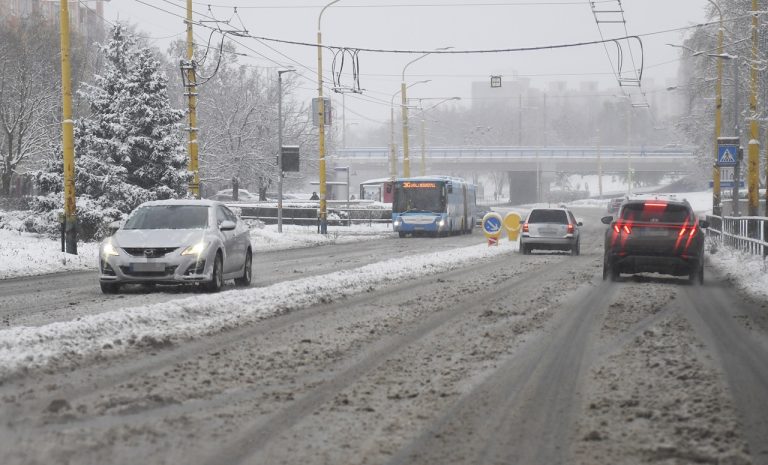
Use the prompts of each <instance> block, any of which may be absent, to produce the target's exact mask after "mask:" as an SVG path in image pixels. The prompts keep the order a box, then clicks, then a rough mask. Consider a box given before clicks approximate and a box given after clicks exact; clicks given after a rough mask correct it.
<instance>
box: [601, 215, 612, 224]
mask: <svg viewBox="0 0 768 465" xmlns="http://www.w3.org/2000/svg"><path fill="white" fill-rule="evenodd" d="M611 221H613V217H612V216H604V217H602V218H600V222H601V223H603V224H611Z"/></svg>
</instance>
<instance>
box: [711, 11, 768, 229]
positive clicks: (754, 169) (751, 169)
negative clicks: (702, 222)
mask: <svg viewBox="0 0 768 465" xmlns="http://www.w3.org/2000/svg"><path fill="white" fill-rule="evenodd" d="M757 15H758V12H757V0H752V62H751V63H750V66H749V67H750V86H749V88H750V93H749V117H750V120H749V144H748V145H747V147H748V148H747V150H748V156H747V157H748V158H747V160H748V161H747V174H748V186H747V192H748V195H749V210H748V211H749V213H748V215H749V216H757V210H758V203H759V201H758V192H759V187H760V186H759V184H758V176H759V172H758V171H759V169H760V142H759V138H760V128H759V127H758V125H757V60H758V57H757ZM719 53H722V52H719ZM718 61H721V60H718ZM766 208H768V206H767V207H766Z"/></svg>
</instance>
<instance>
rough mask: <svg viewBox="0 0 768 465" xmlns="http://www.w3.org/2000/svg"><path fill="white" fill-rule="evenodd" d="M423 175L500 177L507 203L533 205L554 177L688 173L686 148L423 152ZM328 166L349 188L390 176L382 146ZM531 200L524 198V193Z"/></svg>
mask: <svg viewBox="0 0 768 465" xmlns="http://www.w3.org/2000/svg"><path fill="white" fill-rule="evenodd" d="M409 158H410V165H411V175H412V176H415V175H418V174H420V173H421V163H422V152H421V148H420V147H419V146H415V147H414V146H412V148H411V150H410V157H409ZM423 158H424V164H425V172H426V173H427V174H452V175H458V176H462V177H464V178H467V179H472V178H473V177H475V176H478V175H483V174H488V173H494V172H506V173H508V176H509V180H510V183H509V184H510V198H516V199H519V200H521V201H535V200H538V199H540V198H542V186H544V188H543V190H544V191H546V190H548V186H549V181H551V180H552V179H553V178H554V173H559V172H564V173H574V174H597V173H598V172H599V171H602V173H603V174H604V175H611V174H625V173H627V171H628V170H629V169H631V170H632V171H633V172H635V173H639V172H654V173H669V174H685V173H689V172H691V171H692V169H693V167H694V165H695V163H694V161H695V155H694V150H693V148H692V147H655V146H639V147H518V146H510V147H429V148H426V149H425V150H424V157H423ZM329 162H330V165H331V166H334V165H335V166H349V167H350V172H351V175H352V181H351V183H352V185H355V183H359V182H361V181H364V180H366V179H371V178H380V177H386V176H388V175H389V174H390V151H389V148H387V147H356V148H345V149H337V150H336V151H335V152H334V153H332V154H330V156H329ZM402 165H403V155H402V152H401V151H398V154H397V175H398V176H402ZM531 192H533V196H532V197H530V198H529V196H530V195H531V194H530V193H531Z"/></svg>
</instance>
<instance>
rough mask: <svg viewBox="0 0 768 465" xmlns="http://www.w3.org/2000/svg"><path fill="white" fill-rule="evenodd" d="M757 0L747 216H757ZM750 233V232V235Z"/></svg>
mask: <svg viewBox="0 0 768 465" xmlns="http://www.w3.org/2000/svg"><path fill="white" fill-rule="evenodd" d="M757 14H758V13H757V0H752V61H751V63H750V70H751V72H750V77H751V83H750V95H749V118H750V119H749V144H748V149H747V150H748V151H749V154H748V157H749V161H748V164H747V173H748V175H749V186H748V192H749V216H757V210H758V206H759V203H758V202H759V200H758V193H759V184H758V176H759V169H760V141H759V140H758V139H759V137H760V128H759V127H758V125H757V60H758V57H757ZM751 235H752V234H750V236H751Z"/></svg>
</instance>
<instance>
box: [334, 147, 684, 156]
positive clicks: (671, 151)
mask: <svg viewBox="0 0 768 465" xmlns="http://www.w3.org/2000/svg"><path fill="white" fill-rule="evenodd" d="M426 153H427V154H428V156H429V157H430V158H432V159H439V158H475V159H476V158H535V157H538V158H595V157H596V156H597V154H598V153H600V156H602V157H606V158H612V157H614V158H624V157H627V155H629V156H631V157H636V158H653V157H664V158H672V157H684V158H689V157H693V154H694V151H693V150H692V149H687V148H684V149H683V148H668V147H600V148H599V149H598V148H597V147H431V148H428V149H427V150H426ZM335 156H336V157H338V158H350V159H351V158H356V159H384V158H388V157H389V156H390V153H389V149H387V148H385V147H361V148H353V149H339V150H337V151H336V153H335ZM412 156H418V154H417V153H414V154H412Z"/></svg>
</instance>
